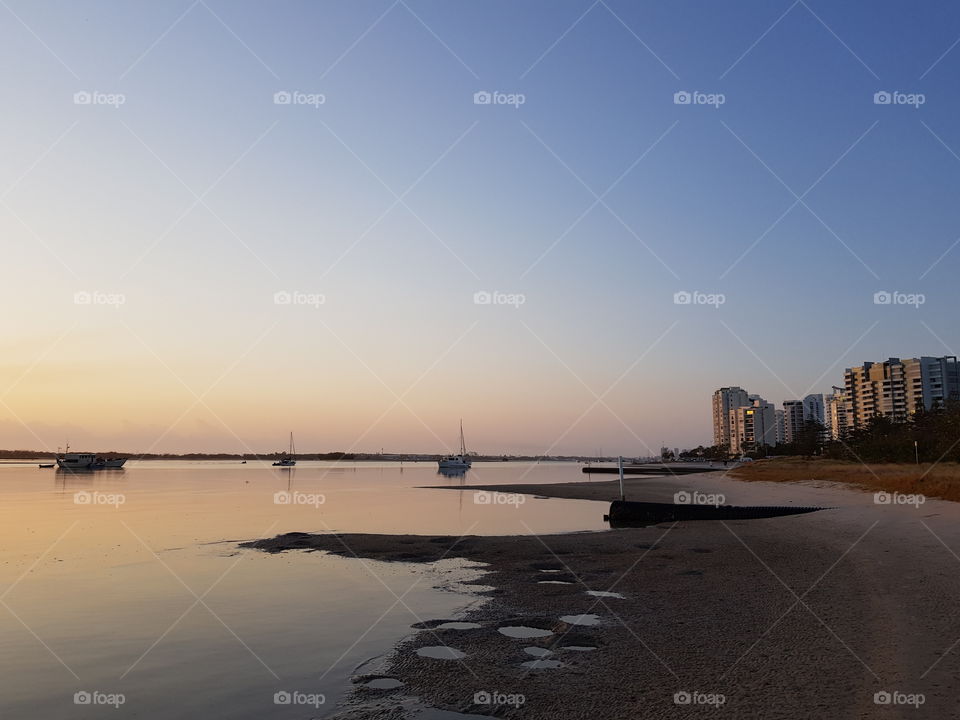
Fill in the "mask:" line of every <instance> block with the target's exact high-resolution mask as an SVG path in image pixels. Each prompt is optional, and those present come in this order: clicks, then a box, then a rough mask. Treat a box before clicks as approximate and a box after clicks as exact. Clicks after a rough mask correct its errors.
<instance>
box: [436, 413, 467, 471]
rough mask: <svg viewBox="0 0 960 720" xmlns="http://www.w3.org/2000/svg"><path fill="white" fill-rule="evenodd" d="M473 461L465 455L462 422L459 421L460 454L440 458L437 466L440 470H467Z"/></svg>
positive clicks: (465, 447)
mask: <svg viewBox="0 0 960 720" xmlns="http://www.w3.org/2000/svg"><path fill="white" fill-rule="evenodd" d="M472 462H473V461H471V460H470V457H469V456H468V455H467V446H466V444H465V443H464V442H463V420H461V421H460V454H459V455H447V456H446V457H442V458H440V460H438V461H437V464H438V465H439V466H440V469H441V470H468V469H469V468H470V465H471V464H472Z"/></svg>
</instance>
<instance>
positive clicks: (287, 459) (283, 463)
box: [273, 431, 297, 467]
mask: <svg viewBox="0 0 960 720" xmlns="http://www.w3.org/2000/svg"><path fill="white" fill-rule="evenodd" d="M296 454H297V450H296V448H295V447H294V445H293V432H292V431H291V433H290V450H289V451H288V452H287V454H286V455H285V456H284V457H281V458H280V459H279V460H277V461H276V462H275V463H274V464H273V466H274V467H293V466H294V465H296V464H297V461H296V460H294V455H296Z"/></svg>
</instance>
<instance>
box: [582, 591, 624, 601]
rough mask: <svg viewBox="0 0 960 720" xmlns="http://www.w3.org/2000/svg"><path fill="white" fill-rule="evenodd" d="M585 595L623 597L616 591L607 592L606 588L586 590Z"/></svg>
mask: <svg viewBox="0 0 960 720" xmlns="http://www.w3.org/2000/svg"><path fill="white" fill-rule="evenodd" d="M587 595H593V597H605V598H620V599H621V600H623V599H624V597H623V595H621V594H620V593H618V592H609V591H607V590H587Z"/></svg>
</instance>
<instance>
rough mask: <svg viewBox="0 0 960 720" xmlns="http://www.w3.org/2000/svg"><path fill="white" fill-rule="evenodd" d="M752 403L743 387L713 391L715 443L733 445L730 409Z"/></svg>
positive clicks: (717, 444)
mask: <svg viewBox="0 0 960 720" xmlns="http://www.w3.org/2000/svg"><path fill="white" fill-rule="evenodd" d="M749 404H750V398H749V396H748V395H747V391H746V390H744V389H743V388H742V387H737V386H732V387H722V388H720V389H719V390H716V391H715V392H714V393H713V444H714V445H716V446H718V447H719V446H721V445H726V446H727V447H731V446H732V443H731V432H730V411H731V410H733V409H735V408H739V407H746V406H747V405H749Z"/></svg>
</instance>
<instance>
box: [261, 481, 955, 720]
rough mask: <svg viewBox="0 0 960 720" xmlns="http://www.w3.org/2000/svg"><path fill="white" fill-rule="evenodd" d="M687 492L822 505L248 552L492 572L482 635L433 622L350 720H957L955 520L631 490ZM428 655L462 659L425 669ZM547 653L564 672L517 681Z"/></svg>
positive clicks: (653, 484) (273, 546) (588, 493)
mask: <svg viewBox="0 0 960 720" xmlns="http://www.w3.org/2000/svg"><path fill="white" fill-rule="evenodd" d="M441 490H442V491H443V492H451V491H456V492H464V493H473V492H478V491H484V492H500V493H524V494H525V496H526V498H527V500H526V501H527V502H531V503H532V502H541V503H550V502H551V500H550V499H549V498H580V499H591V500H605V501H608V500H611V499H613V498H615V497H616V495H617V493H618V486H617V483H616V481H615V480H614V481H607V480H602V481H597V480H590V479H585V480H584V481H583V482H576V483H566V484H558V485H542V484H538V485H532V486H531V485H498V486H489V487H484V486H475V487H456V488H451V489H441ZM683 490H686V491H696V492H701V493H714V494H719V495H723V496H724V500H725V502H726V503H729V504H753V505H760V504H776V505H791V504H796V505H803V506H807V505H818V506H822V507H825V508H829V509H824V510H821V511H819V512H815V513H812V514H809V515H798V516H789V517H781V518H771V519H764V520H748V521H705V522H686V523H671V524H661V525H656V526H651V527H645V528H635V529H627V530H614V531H609V532H591V533H572V534H565V535H547V536H539V537H538V536H527V537H518V536H512V537H474V536H468V537H464V538H456V537H447V536H393V535H370V534H363V535H359V534H355V535H340V536H334V535H330V534H318V535H307V534H302V533H293V534H288V535H283V536H279V537H277V538H273V539H268V540H261V541H256V542H253V543H248V544H246V545H247V546H248V547H255V548H258V549H260V550H265V551H268V552H280V551H285V550H324V551H329V552H333V553H338V554H342V555H346V556H356V557H357V558H372V559H377V560H387V561H402V562H416V563H429V562H432V561H435V560H437V559H440V558H443V557H462V558H466V559H468V560H471V561H475V562H482V563H486V564H487V566H488V567H487V569H488V570H489V572H488V573H487V574H485V575H484V576H483V577H482V579H481V580H480V581H479V582H482V583H484V584H485V585H488V586H490V588H492V589H490V590H489V591H487V592H486V593H485V595H486V596H487V597H488V598H489V600H488V602H486V603H485V604H479V605H478V606H475V607H473V608H472V609H471V610H469V611H468V612H467V613H466V614H465V615H464V616H463V617H458V618H455V619H456V620H458V621H463V622H470V623H475V624H476V625H477V626H478V627H471V628H469V629H439V628H436V627H435V626H436V625H438V624H440V623H441V622H444V621H447V620H451V619H452V618H430V619H427V618H424V620H427V623H426V625H427V627H426V628H425V629H420V631H419V632H415V633H414V634H413V635H412V636H411V638H410V639H408V640H407V641H405V642H404V643H402V644H401V645H400V646H399V647H397V648H396V649H395V652H394V653H393V654H392V656H390V658H389V661H388V664H387V667H386V668H385V669H384V670H383V672H382V675H383V676H386V677H390V678H396V679H398V680H400V681H402V682H403V683H404V685H403V686H401V687H398V688H395V689H385V690H377V689H370V688H366V687H361V686H359V685H358V688H357V691H356V692H355V693H354V695H353V697H352V698H351V699H350V700H349V701H348V702H347V703H346V704H345V705H344V706H343V708H342V710H341V711H340V712H339V713H338V714H337V715H336V717H339V718H350V719H351V720H360V719H361V718H403V717H422V718H427V717H436V718H441V717H459V716H445V715H443V714H437V715H430V714H429V713H425V714H417V711H416V708H417V707H420V706H421V705H422V706H426V707H429V708H435V709H440V710H443V711H456V712H459V713H466V714H468V716H469V715H475V716H487V717H489V716H493V717H503V718H531V719H539V718H588V717H589V718H618V719H619V718H639V717H642V718H660V717H670V718H674V717H694V716H696V715H698V714H702V713H711V712H722V713H724V714H725V715H726V716H728V717H737V718H760V717H763V718H808V717H833V718H868V717H881V718H885V717H890V718H895V717H954V716H956V707H955V706H956V697H957V691H958V680H957V673H958V669H960V653H958V652H957V651H956V650H955V649H954V647H953V646H954V644H955V642H956V641H957V640H958V638H960V611H958V609H957V597H960V573H958V572H957V571H958V569H960V558H958V557H957V556H956V555H955V554H954V553H955V552H958V551H960V529H958V528H960V524H958V522H957V521H958V519H960V510H958V506H956V505H955V504H954V503H949V502H945V501H936V500H926V501H925V502H924V503H923V504H912V505H911V504H895V503H890V504H877V503H876V502H875V500H874V496H873V495H872V494H869V493H865V492H858V491H856V490H851V489H849V488H840V487H836V486H834V485H832V484H831V483H828V482H816V483H765V482H754V483H744V482H739V481H737V480H734V479H731V478H729V477H725V476H724V475H723V474H721V473H710V474H703V475H691V476H687V477H683V478H678V479H673V478H665V477H657V478H632V479H628V480H627V481H626V495H627V499H631V500H648V501H653V502H672V501H673V495H674V493H676V492H679V491H683ZM534 495H536V496H539V497H540V498H542V499H534V498H533V496H534ZM604 511H605V505H602V504H600V503H598V505H597V512H600V513H602V512H604ZM595 591H601V592H603V593H614V595H607V596H595V595H591V594H589V592H595ZM507 627H527V628H534V629H536V630H539V631H540V632H535V633H533V634H535V635H537V637H530V638H528V639H522V638H515V637H510V636H508V635H506V634H504V633H502V632H501V629H502V628H507ZM508 632H511V631H508ZM433 646H448V647H449V648H454V649H456V650H458V651H460V653H463V656H462V658H460V659H459V660H456V659H453V660H450V659H447V660H444V659H434V658H431V657H421V656H420V655H418V654H417V650H419V649H422V648H428V647H433ZM570 648H578V649H570ZM582 648H595V649H592V650H586V649H582ZM545 651H546V652H545ZM534 653H536V654H537V655H534ZM537 657H540V658H541V661H543V660H546V661H557V663H559V664H558V666H557V667H529V666H525V665H524V663H528V662H530V661H533V660H535V659H537ZM544 664H545V665H553V664H554V663H552V662H548V663H544ZM369 679H370V678H369V677H363V676H361V677H358V678H356V680H357V681H361V680H362V681H367V680H369ZM877 693H880V695H877ZM488 697H490V698H493V699H496V700H500V701H502V702H501V703H500V704H499V705H495V704H486V703H485V702H484V701H485V700H486V699H487V698H488ZM521 697H522V703H521V702H520V698H521ZM888 699H889V700H890V702H889V703H887V702H886V700H888ZM478 701H479V702H478ZM418 703H419V704H418ZM411 708H413V709H411Z"/></svg>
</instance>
